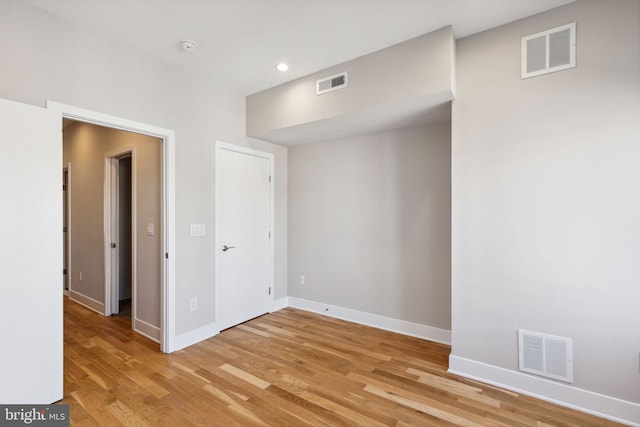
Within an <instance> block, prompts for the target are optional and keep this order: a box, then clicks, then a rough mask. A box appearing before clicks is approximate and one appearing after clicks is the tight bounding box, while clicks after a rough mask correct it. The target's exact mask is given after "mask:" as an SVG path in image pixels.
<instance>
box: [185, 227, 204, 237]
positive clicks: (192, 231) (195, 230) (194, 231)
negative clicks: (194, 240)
mask: <svg viewBox="0 0 640 427" xmlns="http://www.w3.org/2000/svg"><path fill="white" fill-rule="evenodd" d="M189 235H190V236H191V237H197V236H206V235H207V225H206V224H190V225H189Z"/></svg>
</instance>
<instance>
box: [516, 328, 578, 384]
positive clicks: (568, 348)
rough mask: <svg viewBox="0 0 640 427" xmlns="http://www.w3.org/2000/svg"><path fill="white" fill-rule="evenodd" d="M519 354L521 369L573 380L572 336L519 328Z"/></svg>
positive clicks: (567, 380) (545, 375)
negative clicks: (559, 335) (566, 336)
mask: <svg viewBox="0 0 640 427" xmlns="http://www.w3.org/2000/svg"><path fill="white" fill-rule="evenodd" d="M518 354H519V358H518V359H519V364H518V368H519V369H520V370H521V371H524V372H529V373H532V374H537V375H542V376H544V377H549V378H553V379H556V380H561V381H566V382H569V383H572V382H573V351H572V342H571V339H570V338H563V337H557V336H554V335H547V334H542V333H539V332H531V331H525V330H523V329H518Z"/></svg>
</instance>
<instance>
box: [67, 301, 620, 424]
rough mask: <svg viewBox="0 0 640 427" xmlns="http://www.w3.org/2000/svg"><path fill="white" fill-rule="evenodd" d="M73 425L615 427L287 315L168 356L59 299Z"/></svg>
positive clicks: (401, 348) (312, 318) (424, 346)
mask: <svg viewBox="0 0 640 427" xmlns="http://www.w3.org/2000/svg"><path fill="white" fill-rule="evenodd" d="M64 337H65V347H64V353H65V366H64V380H65V381H64V383H65V384H64V386H65V397H64V400H63V401H62V403H68V404H70V406H71V425H73V426H90V425H99V426H116V425H131V426H145V425H148V426H187V425H198V426H237V425H243V426H253V425H255V426H303V425H314V426H346V425H359V426H383V425H385V426H409V425H411V426H431V425H462V426H467V425H468V426H473V425H486V426H547V425H554V426H581V427H584V426H613V425H617V424H615V423H611V422H607V421H604V420H600V419H597V418H594V417H591V416H588V415H585V414H582V413H579V412H574V411H571V410H568V409H564V408H560V407H557V406H554V405H551V404H549V403H545V402H541V401H538V400H535V399H532V398H528V397H525V396H518V395H517V394H515V393H512V392H508V391H502V390H499V389H497V388H494V387H491V386H487V385H483V384H481V383H477V382H474V381H470V380H466V379H463V378H460V377H456V376H454V375H449V374H447V373H446V369H447V357H448V354H449V351H450V348H449V346H446V345H440V344H434V343H431V342H427V341H423V340H420V339H416V338H410V337H406V336H403V335H399V334H394V333H391V332H386V331H381V330H378V329H373V328H369V327H365V326H361V325H357V324H353V323H348V322H343V321H340V320H335V319H331V318H328V317H324V316H319V315H316V314H312V313H308V312H304V311H298V310H293V309H284V310H281V311H278V312H276V313H272V314H268V315H265V316H262V317H259V318H257V319H254V320H251V321H249V322H247V323H244V324H242V325H239V326H236V327H234V328H231V329H228V330H226V331H223V332H222V333H220V334H219V335H217V336H216V337H214V338H211V339H209V340H207V341H205V342H202V343H199V344H196V345H194V346H191V347H189V348H187V349H185V350H182V351H178V352H176V353H173V354H170V355H165V354H163V353H161V352H160V351H159V346H158V345H157V344H156V343H153V342H151V341H149V340H147V339H146V338H144V337H142V336H140V335H138V334H135V333H133V332H132V331H131V328H130V320H129V319H125V318H119V317H117V316H114V317H110V318H105V317H103V316H101V315H99V314H97V313H94V312H92V311H90V310H88V309H86V308H84V307H82V306H80V305H78V304H76V303H74V302H71V301H69V300H68V299H67V298H65V332H64Z"/></svg>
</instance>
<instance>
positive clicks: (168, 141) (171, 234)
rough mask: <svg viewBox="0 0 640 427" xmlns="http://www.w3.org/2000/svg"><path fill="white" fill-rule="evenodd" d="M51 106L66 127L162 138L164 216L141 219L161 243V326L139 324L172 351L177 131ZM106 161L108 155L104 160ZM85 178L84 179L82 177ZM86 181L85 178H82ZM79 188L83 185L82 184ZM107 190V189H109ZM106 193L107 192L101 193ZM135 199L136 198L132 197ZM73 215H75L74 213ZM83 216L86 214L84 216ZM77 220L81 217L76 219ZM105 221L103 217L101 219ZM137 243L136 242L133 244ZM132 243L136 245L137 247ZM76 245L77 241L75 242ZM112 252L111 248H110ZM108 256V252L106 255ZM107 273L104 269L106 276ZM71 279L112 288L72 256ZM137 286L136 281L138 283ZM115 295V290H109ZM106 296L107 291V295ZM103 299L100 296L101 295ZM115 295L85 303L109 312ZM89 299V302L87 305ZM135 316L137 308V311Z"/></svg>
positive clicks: (166, 350) (133, 208)
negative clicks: (75, 263) (77, 265)
mask: <svg viewBox="0 0 640 427" xmlns="http://www.w3.org/2000/svg"><path fill="white" fill-rule="evenodd" d="M47 109H50V110H54V111H56V112H58V113H59V114H60V116H61V117H62V119H63V126H64V124H65V123H66V122H68V121H75V122H82V123H85V124H94V125H98V126H103V127H105V128H109V129H112V130H123V131H127V132H131V133H136V134H139V135H145V136H149V137H153V138H156V139H159V140H160V142H161V144H160V146H161V149H160V157H159V159H158V163H159V164H160V170H161V179H160V181H159V182H160V184H159V185H160V191H159V193H160V215H159V216H158V217H157V218H147V217H145V218H141V221H146V226H147V228H146V229H147V230H149V228H148V227H149V226H150V227H151V229H152V231H155V233H152V234H154V235H155V236H157V239H158V240H159V242H160V245H159V250H158V253H159V254H160V256H158V258H157V259H158V260H159V261H160V268H159V273H158V274H159V279H158V280H157V281H156V283H159V288H160V289H158V290H157V291H158V292H157V295H155V296H154V299H155V300H157V303H158V312H159V314H158V318H159V320H158V322H156V324H157V325H159V326H155V325H151V324H149V323H147V322H145V321H142V320H141V321H139V322H138V323H137V327H138V331H139V332H140V333H142V334H143V335H147V336H149V337H150V338H152V339H154V340H156V341H158V342H160V348H161V350H162V351H163V352H165V353H171V352H172V351H175V349H176V346H177V344H176V341H175V339H176V334H175V259H174V257H173V255H174V254H175V132H174V131H172V130H169V129H165V128H160V127H157V126H152V125H148V124H145V123H140V122H135V121H131V120H128V119H123V118H119V117H115V116H110V115H106V114H102V113H98V112H94V111H90V110H85V109H82V108H78V107H74V106H69V105H64V104H59V103H56V102H51V101H47ZM134 160H135V156H134V157H133V159H132V168H131V169H132V192H135V180H136V178H135V171H136V165H135V161H134ZM102 162H104V158H103V160H102ZM100 170H102V168H101V167H100ZM79 173H80V168H78V167H75V166H74V177H75V176H76V175H78V174H79ZM140 175H141V176H144V175H145V171H144V170H142V171H141V173H140ZM80 179H81V178H80ZM81 182H82V181H81ZM72 186H73V183H70V186H69V187H72ZM78 187H79V186H78ZM105 189H106V188H105ZM76 193H77V191H75V190H74V196H73V200H71V202H72V203H71V204H72V205H73V201H74V200H76V199H77V197H76ZM99 193H100V194H103V192H101V191H100V192H99ZM132 198H133V197H132ZM100 207H101V209H102V204H101V203H100ZM135 211H136V207H135V204H134V205H133V207H132V215H133V217H135ZM70 214H71V216H72V217H73V214H72V213H71V212H70ZM80 217H81V218H82V217H83V215H81V216H80ZM106 219H107V218H104V223H105V224H106ZM76 220H77V219H76ZM101 221H102V220H101ZM140 225H142V227H140V226H139V227H138V228H139V229H144V228H145V227H144V226H145V224H144V223H143V224H140ZM93 228H94V229H97V230H98V232H99V233H100V236H99V237H98V239H97V240H99V241H100V242H103V241H104V242H106V240H107V239H105V237H107V236H104V235H103V232H102V231H101V228H97V227H96V224H95V223H94V224H93ZM107 228H108V227H107V226H106V225H105V226H104V232H105V233H106V231H107ZM135 228H136V224H135V222H134V220H132V235H133V234H135ZM70 232H71V235H72V236H73V234H74V233H73V231H72V230H70ZM133 245H135V243H134V244H133ZM133 245H132V246H133ZM71 246H73V243H72V244H71ZM106 252H107V253H110V252H109V251H106ZM132 252H133V256H132V258H133V261H132V276H133V277H135V269H136V267H135V265H136V262H135V248H132ZM105 256H106V255H105ZM100 264H101V265H106V264H107V263H106V262H105V260H102V262H101V263H100ZM104 273H106V272H103V275H104ZM68 276H69V278H70V280H71V282H73V280H76V279H78V277H79V278H80V280H83V279H84V280H96V281H99V282H100V283H102V287H103V288H106V289H109V291H110V289H111V287H110V286H104V283H105V278H104V277H102V278H96V277H87V276H86V275H84V276H83V272H82V271H77V270H75V271H74V266H73V260H72V259H70V268H69V275H68ZM134 285H135V283H134ZM69 287H70V291H71V293H73V290H74V289H73V283H70V285H69ZM109 294H111V292H109ZM132 294H133V295H132V297H133V298H135V286H133V289H132ZM103 295H104V294H103ZM98 298H100V297H98ZM110 298H111V295H108V296H107V295H104V298H103V299H102V298H100V299H102V301H103V302H100V301H96V300H95V299H93V300H92V298H87V299H86V300H85V301H84V302H85V305H87V306H90V305H89V304H91V303H96V302H97V303H98V305H100V304H101V305H102V307H101V308H102V310H99V309H96V308H95V307H90V308H93V309H94V310H96V311H99V312H101V313H106V311H105V308H106V307H105V305H106V304H108V303H109V302H110ZM87 302H89V304H87ZM132 314H134V315H135V310H134V313H132Z"/></svg>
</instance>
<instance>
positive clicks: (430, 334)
mask: <svg viewBox="0 0 640 427" xmlns="http://www.w3.org/2000/svg"><path fill="white" fill-rule="evenodd" d="M288 305H289V307H292V308H297V309H300V310H305V311H311V312H314V313H318V314H323V315H325V316H329V317H335V318H337V319H342V320H348V321H350V322H355V323H360V324H362V325H367V326H372V327H374V328H378V329H384V330H386V331H391V332H397V333H399V334H403V335H409V336H412V337H416V338H421V339H424V340H427V341H434V342H438V343H441V344H448V345H451V331H448V330H446V329H440V328H434V327H433V326H427V325H420V324H418V323H412V322H407V321H405V320H398V319H392V318H390V317H385V316H380V315H378V314H371V313H365V312H363V311H358V310H352V309H350V308H344V307H339V306H336V305H330V304H323V303H321V302H316V301H310V300H306V299H303V298H296V297H288Z"/></svg>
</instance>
